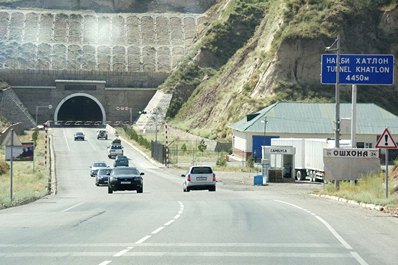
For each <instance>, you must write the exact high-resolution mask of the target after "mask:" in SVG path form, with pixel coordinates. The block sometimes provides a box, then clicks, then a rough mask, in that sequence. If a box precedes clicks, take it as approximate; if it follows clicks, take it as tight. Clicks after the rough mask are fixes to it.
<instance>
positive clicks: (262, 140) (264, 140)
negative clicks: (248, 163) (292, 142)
mask: <svg viewBox="0 0 398 265" xmlns="http://www.w3.org/2000/svg"><path fill="white" fill-rule="evenodd" d="M272 138H279V136H263V135H253V136H252V142H253V146H252V157H253V160H254V161H255V162H256V163H259V162H261V146H263V145H266V146H270V145H271V139H272Z"/></svg>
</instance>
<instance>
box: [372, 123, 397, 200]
mask: <svg viewBox="0 0 398 265" xmlns="http://www.w3.org/2000/svg"><path fill="white" fill-rule="evenodd" d="M376 148H384V149H386V158H385V160H386V198H388V150H389V149H396V148H398V147H397V144H396V143H395V141H394V139H393V138H392V136H391V133H390V131H389V130H388V129H387V128H386V129H385V130H384V132H383V134H382V135H381V136H380V138H379V140H378V141H377V144H376Z"/></svg>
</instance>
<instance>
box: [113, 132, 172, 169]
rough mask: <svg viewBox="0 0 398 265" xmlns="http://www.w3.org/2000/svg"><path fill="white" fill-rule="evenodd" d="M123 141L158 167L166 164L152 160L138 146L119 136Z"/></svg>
mask: <svg viewBox="0 0 398 265" xmlns="http://www.w3.org/2000/svg"><path fill="white" fill-rule="evenodd" d="M119 138H120V139H121V140H122V141H123V142H126V143H127V144H128V145H129V146H130V147H131V148H133V149H134V150H135V151H137V152H138V153H140V154H141V155H142V156H143V157H145V158H146V159H147V160H148V161H149V162H151V163H152V164H153V165H154V166H157V167H159V168H165V167H166V166H165V165H163V164H162V163H159V162H158V161H156V160H153V159H152V158H151V157H149V156H148V155H147V154H145V153H144V152H143V151H141V150H140V149H139V148H138V147H136V146H135V145H133V144H132V143H130V142H129V141H128V140H126V139H124V138H123V137H119Z"/></svg>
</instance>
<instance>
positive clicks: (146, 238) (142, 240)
mask: <svg viewBox="0 0 398 265" xmlns="http://www.w3.org/2000/svg"><path fill="white" fill-rule="evenodd" d="M150 238H151V236H150V235H147V236H144V237H143V238H141V239H140V240H138V241H137V242H135V243H136V244H141V243H144V242H145V241H147V240H148V239H150Z"/></svg>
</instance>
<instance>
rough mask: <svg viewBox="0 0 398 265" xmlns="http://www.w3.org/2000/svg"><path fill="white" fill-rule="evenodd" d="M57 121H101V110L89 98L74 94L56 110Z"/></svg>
mask: <svg viewBox="0 0 398 265" xmlns="http://www.w3.org/2000/svg"><path fill="white" fill-rule="evenodd" d="M57 119H58V121H102V119H103V117H102V112H101V108H100V107H99V106H98V104H97V103H96V102H95V101H94V100H92V99H91V98H88V97H84V96H76V97H73V98H70V99H68V100H67V101H65V103H63V104H62V106H61V107H60V109H59V111H58V117H57Z"/></svg>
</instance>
